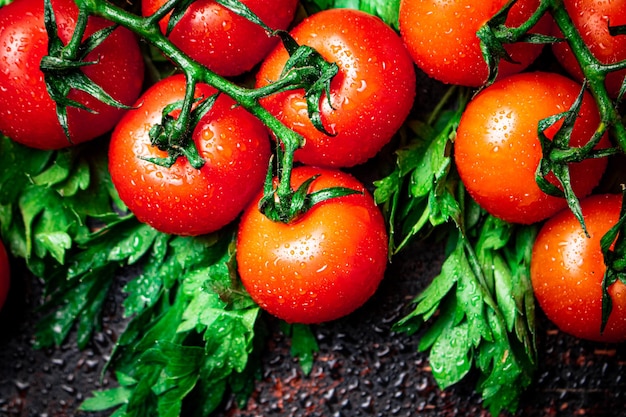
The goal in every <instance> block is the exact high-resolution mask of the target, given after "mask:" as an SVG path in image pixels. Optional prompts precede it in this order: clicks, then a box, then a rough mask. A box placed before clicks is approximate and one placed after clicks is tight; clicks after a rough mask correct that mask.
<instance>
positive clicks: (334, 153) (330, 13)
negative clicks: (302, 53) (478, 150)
mask: <svg viewBox="0 0 626 417" xmlns="http://www.w3.org/2000/svg"><path fill="white" fill-rule="evenodd" d="M291 34H292V35H293V37H294V38H295V39H296V41H297V42H298V43H299V44H301V45H308V46H311V47H313V48H315V49H316V50H317V51H318V52H319V53H320V54H321V55H322V56H323V57H324V59H326V60H327V61H330V62H335V63H336V64H337V65H338V66H339V73H338V74H337V75H336V76H335V77H334V79H333V80H332V82H331V86H330V102H331V104H330V105H329V103H328V98H327V97H326V95H325V94H324V95H323V96H322V99H321V103H320V104H321V113H322V123H323V125H324V127H325V128H326V130H327V131H329V132H331V133H334V134H336V135H335V136H329V135H326V134H325V133H323V132H320V131H319V130H317V129H316V128H315V127H314V126H313V124H312V123H311V121H310V120H309V118H308V115H307V109H306V100H305V98H304V92H303V90H294V91H288V92H284V93H280V94H276V95H272V96H270V97H267V98H266V99H264V100H262V105H263V106H264V107H265V108H267V109H268V110H269V111H270V112H271V113H272V114H274V115H275V116H276V117H277V118H278V119H280V120H281V121H282V122H283V123H285V124H286V125H287V126H289V127H291V128H292V129H294V130H295V131H297V132H298V133H300V134H301V135H302V136H303V137H304V138H305V139H306V144H305V145H304V147H303V148H302V149H299V150H298V151H297V152H296V159H297V160H299V161H302V162H304V163H305V164H308V165H319V166H334V167H347V166H353V165H356V164H359V163H362V162H365V161H366V160H367V159H369V158H371V157H372V156H374V155H375V154H376V153H377V152H378V151H379V150H380V149H381V148H382V147H383V146H384V145H385V144H386V143H387V142H389V140H390V139H391V137H392V136H393V135H394V134H395V133H396V131H397V130H398V128H399V127H400V126H401V125H402V123H403V122H404V119H405V118H406V116H407V115H408V113H409V111H410V110H411V106H412V104H413V99H414V97H415V71H414V67H413V62H412V61H411V58H410V56H409V55H408V53H407V52H406V49H405V48H404V46H403V45H402V41H401V40H400V38H399V37H398V35H397V34H396V33H395V32H394V31H393V30H392V29H391V28H390V27H389V26H387V25H386V24H385V23H383V21H382V20H380V19H379V18H377V17H374V16H372V15H369V14H366V13H364V12H360V11H357V10H344V9H330V10H325V11H322V12H319V13H316V14H314V15H312V16H310V17H309V18H308V19H306V20H304V21H303V22H302V23H300V24H299V25H298V26H297V27H296V28H294V29H293V31H292V32H291ZM287 59H288V54H287V52H286V50H285V48H284V47H282V46H280V47H278V48H277V49H275V50H274V51H273V52H272V53H271V54H270V55H269V56H268V57H267V58H266V60H265V61H264V62H263V64H262V65H261V68H260V70H259V73H258V74H257V87H262V86H265V85H267V84H269V83H270V82H272V81H275V80H277V79H278V78H279V77H280V73H281V72H282V70H283V67H284V66H285V62H286V61H287ZM331 106H332V107H331Z"/></svg>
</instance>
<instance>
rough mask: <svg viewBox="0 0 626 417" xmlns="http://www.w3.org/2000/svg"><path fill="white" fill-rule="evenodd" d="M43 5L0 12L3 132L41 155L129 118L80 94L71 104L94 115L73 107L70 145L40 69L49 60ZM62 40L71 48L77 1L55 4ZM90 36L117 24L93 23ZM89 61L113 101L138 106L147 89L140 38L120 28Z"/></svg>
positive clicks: (20, 1)
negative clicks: (79, 104) (78, 105)
mask: <svg viewBox="0 0 626 417" xmlns="http://www.w3.org/2000/svg"><path fill="white" fill-rule="evenodd" d="M43 3H44V2H43V1H40V0H16V1H15V2H13V3H11V4H9V5H7V6H4V7H2V8H0V45H4V49H2V51H1V52H0V131H2V133H4V134H5V135H7V136H9V137H10V138H12V139H13V140H14V141H16V142H19V143H22V144H24V145H27V146H30V147H33V148H38V149H46V150H50V149H60V148H65V147H68V146H71V145H72V144H78V143H82V142H85V141H88V140H91V139H94V138H95V137H97V136H99V135H102V134H104V133H107V132H109V131H110V130H111V129H113V127H114V125H115V123H117V121H118V120H119V119H120V118H121V117H122V115H123V114H124V111H125V110H123V109H118V108H114V107H111V106H108V105H106V104H103V103H101V102H99V101H98V100H96V99H95V98H93V97H91V96H89V95H88V94H86V93H83V92H80V91H77V90H74V91H72V92H70V94H69V98H70V99H73V100H76V101H78V102H80V103H82V104H84V105H86V106H87V107H89V108H90V109H92V110H94V111H95V112H94V113H90V112H87V111H85V110H82V109H77V108H75V107H68V110H67V113H68V125H69V131H70V137H71V140H72V141H71V142H69V141H68V140H67V138H66V136H65V133H64V132H63V129H62V128H61V125H60V124H59V122H58V119H57V115H56V105H55V103H54V101H53V100H52V99H51V98H50V96H49V94H48V92H47V89H46V85H45V82H44V75H43V72H42V71H41V70H40V69H39V63H40V61H41V58H42V57H43V56H45V55H47V54H48V37H47V33H46V31H45V28H44V8H43ZM52 6H53V8H54V11H55V17H56V19H57V24H58V25H59V27H60V28H61V29H60V30H59V37H60V38H61V39H62V40H63V42H65V43H67V42H68V41H69V40H70V38H71V36H72V33H73V31H74V27H75V26H76V19H77V16H78V8H77V7H76V4H75V3H74V1H72V0H52ZM89 19H90V20H89V24H88V26H87V32H86V34H85V36H88V35H90V34H92V33H94V32H95V31H97V30H100V29H103V28H105V27H107V26H110V24H111V23H109V22H107V21H105V20H103V19H100V18H97V17H90V18H89ZM85 61H97V63H96V64H93V65H88V66H86V67H83V72H84V73H85V74H86V75H87V77H88V78H90V79H91V80H92V81H94V82H95V83H96V84H98V85H99V86H101V87H102V88H103V89H104V90H105V91H106V92H107V93H109V94H110V95H111V96H112V97H113V98H115V99H116V100H118V101H119V102H121V103H123V104H125V105H132V104H133V103H134V102H135V100H136V99H137V97H138V96H139V94H140V93H141V88H142V85H143V77H144V63H143V58H142V55H141V51H140V49H139V44H138V42H137V40H136V38H135V36H134V35H133V34H132V33H131V32H130V31H129V30H127V29H125V28H121V27H120V28H117V29H116V30H115V31H114V32H113V33H112V34H111V35H110V36H109V37H108V38H107V39H106V40H105V41H104V42H102V44H100V45H99V46H98V47H97V48H96V49H95V50H94V51H92V52H91V53H90V54H88V55H87V57H86V58H85Z"/></svg>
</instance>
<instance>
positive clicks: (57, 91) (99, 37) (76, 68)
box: [40, 0, 132, 143]
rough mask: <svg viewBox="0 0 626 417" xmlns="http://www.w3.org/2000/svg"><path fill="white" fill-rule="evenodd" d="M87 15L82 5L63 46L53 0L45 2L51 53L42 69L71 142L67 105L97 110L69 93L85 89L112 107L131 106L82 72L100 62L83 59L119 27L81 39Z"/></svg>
mask: <svg viewBox="0 0 626 417" xmlns="http://www.w3.org/2000/svg"><path fill="white" fill-rule="evenodd" d="M88 18H89V13H88V12H86V11H85V10H84V9H82V8H80V9H79V14H78V21H77V23H76V28H75V29H74V33H73V35H72V39H71V40H70V42H69V43H68V44H67V45H64V44H63V41H62V40H61V38H60V37H59V34H58V26H57V23H56V18H55V15H54V10H53V8H52V1H51V0H45V1H44V25H45V28H46V32H47V34H48V55H47V56H44V57H43V58H42V60H41V63H40V69H41V71H42V72H43V73H44V81H45V83H46V89H47V90H48V93H49V94H50V97H51V98H52V100H54V101H55V102H56V113H57V119H58V120H59V124H60V125H61V127H62V128H63V131H64V133H65V136H66V137H67V140H68V141H69V142H70V143H72V139H71V137H70V131H69V126H68V121H67V108H68V106H69V107H76V108H79V109H82V110H85V111H88V112H91V113H93V112H94V110H92V109H90V108H89V107H87V106H85V105H84V104H82V103H80V102H78V101H76V100H72V99H70V98H69V97H68V95H69V94H70V92H71V91H72V90H80V91H83V92H85V93H87V94H89V95H91V96H92V97H94V98H96V99H97V100H99V101H101V102H103V103H105V104H107V105H109V106H113V107H116V108H120V109H130V108H132V107H130V106H126V105H124V104H122V103H120V102H119V101H117V100H116V99H114V98H113V97H111V95H109V94H108V93H107V92H106V91H105V90H104V89H103V88H102V87H101V86H99V85H98V84H96V83H95V82H93V81H92V80H91V79H89V77H87V76H86V75H85V73H84V72H82V71H81V68H82V67H85V66H88V65H93V64H97V63H98V61H84V59H85V58H86V56H87V55H88V54H89V53H90V52H92V51H93V50H94V49H96V48H97V47H98V46H99V45H100V44H101V43H102V42H103V41H104V40H105V39H106V38H107V37H108V36H109V35H110V34H111V33H113V31H114V30H115V29H116V28H117V25H111V26H108V27H106V28H104V29H101V30H99V31H97V32H95V33H93V34H91V35H90V36H89V37H87V38H86V39H85V40H84V41H81V40H82V38H83V35H84V33H85V30H86V28H87V20H88Z"/></svg>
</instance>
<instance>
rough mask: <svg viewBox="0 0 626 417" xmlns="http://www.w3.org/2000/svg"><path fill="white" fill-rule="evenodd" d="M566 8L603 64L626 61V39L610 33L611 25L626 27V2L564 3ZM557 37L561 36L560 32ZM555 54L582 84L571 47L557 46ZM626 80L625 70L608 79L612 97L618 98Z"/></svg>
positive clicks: (590, 0) (575, 0) (576, 0)
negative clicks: (625, 79)
mask: <svg viewBox="0 0 626 417" xmlns="http://www.w3.org/2000/svg"><path fill="white" fill-rule="evenodd" d="M563 4H564V6H565V9H566V10H567V11H568V14H569V16H570V17H571V18H572V21H573V23H574V26H575V27H576V28H577V29H578V32H579V33H580V35H581V37H582V39H583V41H584V42H585V45H587V47H588V48H589V50H590V51H591V53H592V54H593V55H594V56H595V57H596V59H597V60H598V61H599V62H600V63H602V64H614V63H616V62H620V61H623V60H625V59H626V35H617V36H611V34H610V33H609V25H610V26H622V25H626V0H612V1H603V0H564V1H563ZM556 35H557V36H562V35H561V33H560V31H559V32H557V34H556ZM552 50H553V52H554V56H556V58H557V59H558V61H559V62H560V63H561V65H562V66H563V68H564V69H565V70H566V71H568V72H569V73H570V74H571V75H572V76H573V77H574V78H576V79H577V80H579V81H580V82H582V80H583V78H584V77H583V73H582V70H581V68H580V64H579V63H578V61H577V60H576V58H575V57H574V54H573V53H572V50H571V48H570V46H569V45H568V43H567V42H557V43H554V44H553V45H552ZM625 76H626V70H620V71H615V72H611V73H610V74H608V75H607V77H606V80H605V85H606V88H607V90H608V92H609V94H610V95H611V96H612V97H617V95H618V93H619V89H620V87H621V85H622V82H623V81H624V77H625Z"/></svg>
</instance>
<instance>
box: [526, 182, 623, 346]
mask: <svg viewBox="0 0 626 417" xmlns="http://www.w3.org/2000/svg"><path fill="white" fill-rule="evenodd" d="M621 202H622V197H621V196H620V195H609V194H604V195H595V196H591V197H588V198H587V199H585V200H583V201H582V202H581V206H582V211H583V215H584V217H585V224H586V225H587V229H588V232H589V235H590V237H586V236H585V233H584V232H583V230H582V228H581V226H580V223H579V222H578V220H577V219H576V218H575V217H574V215H573V214H572V213H571V212H570V211H569V210H564V211H562V212H560V213H558V214H557V215H555V216H554V217H552V218H550V219H549V220H548V221H547V222H546V223H545V225H544V226H543V227H542V229H541V231H540V232H539V235H538V236H537V240H536V241H535V245H534V247H533V252H532V261H531V264H530V275H531V280H532V285H533V290H534V293H535V297H536V299H537V301H538V303H539V305H540V306H541V308H542V309H543V311H544V312H545V314H546V316H547V317H548V319H550V320H551V321H552V322H554V324H556V325H557V326H558V327H559V328H560V329H561V330H562V331H564V332H566V333H569V334H572V335H574V336H576V337H579V338H583V339H589V340H596V341H603V342H622V341H625V340H626V285H624V284H623V283H622V282H620V281H619V280H618V281H617V282H615V283H614V284H613V285H611V286H610V287H609V294H610V296H611V299H612V301H613V309H612V310H611V315H610V316H609V321H608V323H607V326H606V328H605V330H604V332H603V333H602V334H601V333H600V326H601V323H602V278H603V276H604V272H605V270H606V266H605V264H604V259H603V256H602V251H601V249H600V239H601V238H602V236H603V235H604V234H605V233H606V232H607V231H608V230H609V229H610V228H611V227H612V226H613V225H614V224H615V223H617V220H618V219H619V214H620V207H621Z"/></svg>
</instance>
